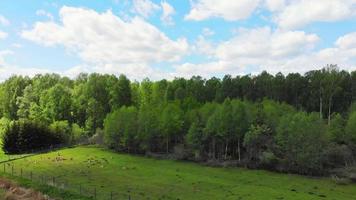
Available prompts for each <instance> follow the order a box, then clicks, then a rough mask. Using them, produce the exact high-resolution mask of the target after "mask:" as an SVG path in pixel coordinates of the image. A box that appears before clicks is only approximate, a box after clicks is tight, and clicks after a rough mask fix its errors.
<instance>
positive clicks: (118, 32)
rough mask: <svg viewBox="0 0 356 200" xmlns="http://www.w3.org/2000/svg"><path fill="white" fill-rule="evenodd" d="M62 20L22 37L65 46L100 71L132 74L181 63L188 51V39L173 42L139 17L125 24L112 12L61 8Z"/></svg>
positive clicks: (46, 23) (49, 44) (35, 27)
mask: <svg viewBox="0 0 356 200" xmlns="http://www.w3.org/2000/svg"><path fill="white" fill-rule="evenodd" d="M60 19H61V22H62V23H61V24H57V23H54V22H37V23H36V24H35V25H34V27H33V29H31V30H26V31H23V32H22V37H23V38H25V39H28V40H31V41H34V42H36V43H39V44H42V45H45V46H56V45H60V46H64V47H65V48H66V49H67V50H69V51H70V52H73V53H75V54H78V55H79V56H80V58H81V59H82V60H83V61H84V62H85V64H87V65H90V66H99V67H101V69H100V70H99V71H103V70H104V71H105V70H107V71H116V72H121V73H124V72H128V73H131V74H140V73H145V72H147V73H150V72H152V71H151V69H150V67H148V66H150V65H154V64H155V63H160V62H176V61H179V60H180V59H181V57H182V56H184V55H185V54H186V53H187V52H188V50H189V45H188V43H187V42H186V39H184V38H182V39H177V40H172V39H170V38H168V37H167V36H166V35H165V34H164V33H162V32H161V31H160V30H158V29H157V28H156V27H155V26H153V25H151V24H149V23H147V22H146V21H144V20H143V19H142V18H139V17H135V18H133V19H131V20H129V21H123V20H122V19H121V18H119V17H118V16H115V15H114V14H113V13H112V12H111V11H107V12H105V13H97V12H96V11H94V10H90V9H84V8H73V7H62V8H61V10H60ZM129 68H130V69H129ZM143 68H145V69H144V70H143V71H142V69H143ZM148 75H150V74H146V75H145V76H148Z"/></svg>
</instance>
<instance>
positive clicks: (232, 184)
mask: <svg viewBox="0 0 356 200" xmlns="http://www.w3.org/2000/svg"><path fill="white" fill-rule="evenodd" d="M11 164H13V166H14V167H15V168H16V170H17V171H16V173H18V170H19V169H20V168H23V169H24V170H25V171H27V172H28V171H32V172H33V174H41V175H46V176H48V177H51V176H54V177H55V178H56V180H62V181H65V182H67V183H70V184H73V185H76V186H78V185H81V186H83V188H84V187H85V188H87V189H90V188H92V189H93V188H96V192H97V199H110V198H109V194H110V192H111V191H114V192H115V193H116V194H115V195H116V196H115V198H114V199H127V196H128V194H130V197H131V199H202V200H203V199H204V200H206V199H212V200H215V199H241V200H242V199H243V200H258V199H288V200H305V199H313V200H314V199H315V200H317V199H330V200H344V199H345V200H351V199H354V198H355V196H356V186H355V185H337V184H335V183H334V182H333V181H332V180H331V179H329V178H308V177H304V176H298V175H289V174H278V173H273V172H267V171H263V170H248V169H241V168H213V167H208V166H202V165H199V164H196V163H189V162H182V161H173V160H158V159H152V158H145V157H142V156H133V155H127V154H119V153H114V152H110V151H108V150H106V149H102V148H98V147H93V146H88V147H75V148H68V149H64V150H59V151H54V152H51V153H46V154H39V155H35V156H31V157H27V158H23V159H19V160H15V161H12V162H10V163H9V164H7V166H11ZM24 173H25V172H24ZM72 190H73V191H74V190H75V188H74V187H73V188H72Z"/></svg>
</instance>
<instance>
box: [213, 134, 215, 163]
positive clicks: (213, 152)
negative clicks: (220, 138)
mask: <svg viewBox="0 0 356 200" xmlns="http://www.w3.org/2000/svg"><path fill="white" fill-rule="evenodd" d="M213 159H214V160H215V138H213Z"/></svg>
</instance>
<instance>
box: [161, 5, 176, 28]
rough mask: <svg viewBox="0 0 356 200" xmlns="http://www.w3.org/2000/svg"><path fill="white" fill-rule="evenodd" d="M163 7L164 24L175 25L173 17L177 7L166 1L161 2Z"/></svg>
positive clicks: (162, 18)
mask: <svg viewBox="0 0 356 200" xmlns="http://www.w3.org/2000/svg"><path fill="white" fill-rule="evenodd" d="M161 7H162V10H163V11H162V16H161V20H162V22H163V23H164V24H166V25H173V24H174V22H173V18H172V15H174V14H175V12H176V11H175V9H174V8H173V7H172V6H171V5H170V4H169V3H167V2H166V1H162V2H161Z"/></svg>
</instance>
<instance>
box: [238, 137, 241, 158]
mask: <svg viewBox="0 0 356 200" xmlns="http://www.w3.org/2000/svg"><path fill="white" fill-rule="evenodd" d="M237 154H238V157H239V163H240V162H241V149H240V138H239V139H237Z"/></svg>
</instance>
